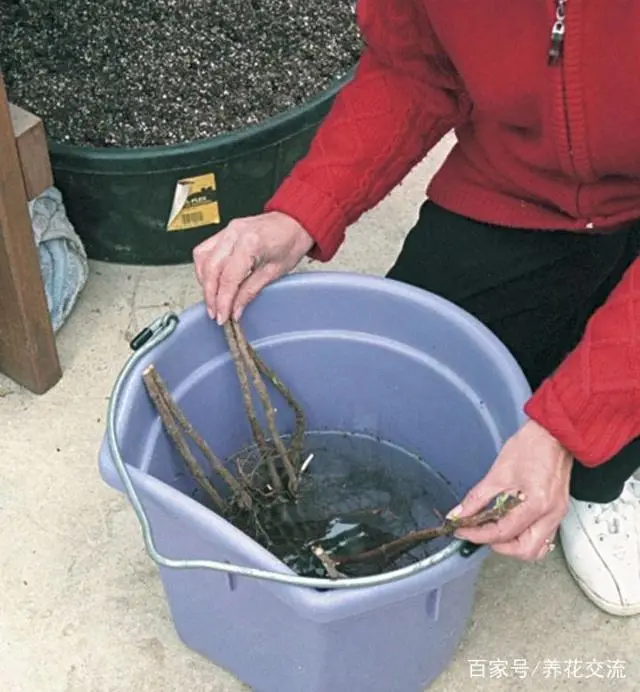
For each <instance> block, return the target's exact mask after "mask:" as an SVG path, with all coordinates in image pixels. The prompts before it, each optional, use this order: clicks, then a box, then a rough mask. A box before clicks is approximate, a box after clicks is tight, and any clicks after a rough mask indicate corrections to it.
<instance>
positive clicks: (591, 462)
mask: <svg viewBox="0 0 640 692" xmlns="http://www.w3.org/2000/svg"><path fill="white" fill-rule="evenodd" d="M525 410H526V413H527V415H528V416H529V417H530V418H532V419H533V420H535V421H537V422H538V423H539V424H540V425H542V426H543V427H544V428H546V429H547V430H548V431H549V432H550V433H551V434H552V435H554V436H555V437H556V438H557V439H558V440H559V441H560V442H561V443H562V444H564V446H565V447H566V448H567V449H569V450H570V451H571V452H572V453H573V454H574V456H575V457H576V459H578V460H579V461H580V462H582V464H584V465H585V466H589V467H594V466H599V465H600V464H603V463H605V462H606V461H608V460H609V459H610V458H611V457H612V456H613V455H614V454H616V453H617V452H618V451H619V450H620V449H621V448H622V447H624V446H625V445H626V444H627V443H629V442H631V440H633V439H635V438H636V437H638V436H640V259H638V260H636V261H635V262H634V264H632V265H631V267H630V268H629V269H628V270H627V272H626V273H625V275H624V277H623V279H622V281H621V282H620V283H619V284H618V286H617V287H616V288H615V290H614V291H613V292H612V293H611V295H610V296H609V298H608V300H607V302H606V303H605V304H604V305H603V306H602V307H600V309H599V310H598V311H597V312H596V313H594V315H593V316H592V317H591V320H590V321H589V323H588V325H587V328H586V330H585V333H584V336H583V338H582V340H581V342H580V343H579V345H578V346H577V347H576V349H575V350H574V351H573V352H572V353H571V354H569V356H568V357H567V358H566V359H565V360H564V361H563V363H562V364H561V365H560V367H559V368H558V369H557V370H556V372H555V373H554V374H553V375H552V376H551V377H549V378H548V379H547V380H546V381H545V382H544V383H543V384H542V386H541V387H540V388H539V389H538V390H537V391H536V392H535V394H534V395H533V397H532V398H531V399H530V401H529V402H528V403H527V405H526V407H525Z"/></svg>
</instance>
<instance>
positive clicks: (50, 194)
mask: <svg viewBox="0 0 640 692" xmlns="http://www.w3.org/2000/svg"><path fill="white" fill-rule="evenodd" d="M29 213H30V215H31V225H32V227H33V234H34V238H35V241H36V247H37V248H38V254H39V257H40V272H41V274H42V281H43V283H44V290H45V294H46V296H47V306H48V308H49V314H50V315H51V322H52V324H53V329H54V331H55V332H57V331H58V330H59V329H60V327H62V325H63V324H64V323H65V321H66V320H67V318H68V317H69V315H70V314H71V311H72V310H73V307H74V305H75V304H76V301H77V299H78V296H79V295H80V293H81V292H82V289H83V288H84V286H85V284H86V282H87V278H88V276H89V263H88V261H87V254H86V252H85V249H84V245H83V244H82V241H81V240H80V238H79V237H78V235H77V234H76V232H75V230H74V229H73V226H72V225H71V223H70V221H69V219H68V218H67V213H66V211H65V208H64V204H63V201H62V194H61V193H60V191H59V190H58V189H56V188H55V187H50V188H49V189H48V190H45V191H44V192H43V193H42V194H41V195H40V196H38V197H36V198H35V199H34V200H32V201H31V202H30V203H29Z"/></svg>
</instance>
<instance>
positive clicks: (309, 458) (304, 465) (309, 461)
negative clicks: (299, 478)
mask: <svg viewBox="0 0 640 692" xmlns="http://www.w3.org/2000/svg"><path fill="white" fill-rule="evenodd" d="M312 460H313V454H309V456H308V457H307V458H306V459H305V462H304V464H302V467H301V469H300V475H302V474H303V473H304V472H305V471H306V470H307V468H308V467H309V464H310V463H311V461H312Z"/></svg>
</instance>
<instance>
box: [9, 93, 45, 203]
mask: <svg viewBox="0 0 640 692" xmlns="http://www.w3.org/2000/svg"><path fill="white" fill-rule="evenodd" d="M9 113H10V115H11V123H12V126H13V134H14V136H15V139H16V145H17V147H18V158H19V159H20V168H21V170H22V179H23V180H24V188H25V191H26V193H27V199H28V200H29V201H31V200H32V199H35V198H36V197H37V196H38V195H41V194H42V193H43V192H44V191H45V190H46V189H48V188H50V187H51V186H52V185H53V172H52V170H51V160H50V159H49V150H48V147H47V136H46V133H45V129H44V123H43V122H42V120H41V119H40V118H39V117H38V116H37V115H34V114H33V113H30V112H29V111H26V110H24V108H20V107H19V106H16V105H14V104H12V103H10V104H9Z"/></svg>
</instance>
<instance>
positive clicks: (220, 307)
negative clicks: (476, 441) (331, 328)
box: [194, 0, 640, 615]
mask: <svg viewBox="0 0 640 692" xmlns="http://www.w3.org/2000/svg"><path fill="white" fill-rule="evenodd" d="M357 12H358V21H359V25H360V27H361V30H362V33H363V36H364V38H365V42H366V48H365V50H364V52H363V55H362V57H361V60H360V62H359V65H358V68H357V72H356V75H355V77H354V78H353V79H352V80H351V81H350V82H349V84H348V85H347V86H345V87H344V88H343V90H342V91H341V92H340V94H339V96H338V98H337V99H336V101H335V104H334V106H333V108H332V110H331V112H330V113H329V115H328V116H327V118H326V119H325V121H324V122H323V124H322V126H321V127H320V128H319V131H318V132H317V135H316V137H315V139H314V141H313V143H312V145H311V148H310V151H309V153H308V155H307V156H306V157H305V158H304V159H303V160H301V161H300V162H299V163H298V164H297V165H296V167H295V168H294V169H293V171H292V172H291V174H290V175H289V176H288V178H287V179H286V180H285V182H284V183H283V184H282V185H281V187H280V188H279V189H278V191H277V192H276V194H275V195H274V197H273V198H272V199H271V200H270V202H269V203H268V205H267V208H266V209H265V213H264V214H262V215H260V216H257V217H252V218H247V219H241V220H236V221H234V222H233V223H231V224H229V226H228V227H227V228H226V229H225V230H223V231H222V232H220V233H218V234H216V235H215V236H213V237H212V238H210V239H209V240H207V241H205V242H204V243H202V244H201V245H200V246H199V247H198V248H196V250H195V252H194V260H195V268H196V274H197V276H198V279H199V281H200V283H201V284H202V287H203V292H204V296H205V300H206V303H207V305H208V307H209V310H210V314H211V316H212V317H215V318H216V319H218V321H220V322H224V321H225V320H227V319H228V317H229V315H230V314H236V315H238V314H239V312H240V311H241V310H242V308H243V307H244V306H245V305H246V304H247V302H248V301H249V300H251V299H252V298H253V297H254V296H255V295H256V294H257V293H258V292H259V291H260V290H261V289H262V288H263V287H264V286H265V285H266V284H267V283H269V282H270V281H272V280H274V279H275V278H277V277H278V276H280V275H282V274H284V273H285V272H288V271H290V270H292V269H293V268H294V267H295V266H296V265H297V263H298V262H299V261H300V260H301V259H302V258H303V257H304V256H305V255H309V256H311V257H313V258H316V259H318V260H320V261H327V260H329V259H331V258H332V257H333V255H334V254H335V253H336V251H337V250H338V248H339V247H340V244H341V242H342V240H343V238H344V234H345V229H346V228H347V227H348V226H349V225H350V224H352V223H353V222H354V221H355V220H356V219H357V218H358V217H359V216H360V215H361V214H362V213H363V212H364V211H365V210H367V209H370V208H371V207H373V206H374V205H375V204H377V203H378V201H380V200H381V199H382V198H383V197H384V196H385V195H386V194H387V193H388V192H389V191H390V190H391V189H392V188H393V187H394V186H395V185H397V184H398V183H399V182H400V181H401V180H402V178H403V177H404V176H405V175H406V174H407V173H408V172H409V170H410V169H411V168H412V167H413V166H414V165H415V164H416V163H418V162H419V161H420V160H421V159H423V157H424V156H425V155H426V154H427V153H428V152H429V151H430V150H431V149H432V148H433V147H434V146H435V144H436V143H437V142H439V141H440V139H441V138H442V137H443V136H444V135H445V134H446V133H447V132H449V131H451V130H452V129H453V130H454V131H455V133H456V136H457V143H456V145H455V147H454V149H453V151H452V152H451V154H450V155H449V157H448V158H447V160H446V161H445V163H444V164H443V166H442V167H441V168H440V170H439V171H438V172H437V174H436V175H435V177H434V178H433V180H432V181H431V183H430V185H429V188H428V189H427V192H428V196H429V200H428V201H426V202H425V203H424V205H423V206H422V209H421V211H420V215H419V219H418V221H417V223H416V225H415V226H414V227H413V228H412V229H411V230H410V232H409V234H408V236H407V238H406V241H405V244H404V247H403V249H402V252H401V253H400V256H399V258H398V259H397V261H396V263H395V265H394V266H393V268H392V269H391V271H390V272H389V276H390V277H392V278H394V279H397V280H400V281H404V282H408V283H410V284H414V285H417V286H420V287H422V288H424V289H426V290H428V291H432V292H434V293H437V294H439V295H441V296H443V297H445V298H447V299H449V300H451V301H452V302H454V303H457V304H458V305H460V306H461V307H463V308H464V309H465V310H467V311H469V312H471V313H472V314H474V315H476V316H477V317H478V318H479V319H480V320H481V321H482V322H484V324H486V325H487V326H488V327H489V328H490V329H491V330H492V331H493V332H494V333H495V334H497V335H498V336H499V337H500V339H501V340H502V341H503V342H504V343H505V344H506V345H507V346H508V347H509V348H510V349H511V351H512V352H513V353H514V355H515V356H516V358H517V359H518V361H519V362H520V364H521V366H522V368H523V370H524V372H525V374H526V375H527V377H528V379H529V381H530V383H531V386H532V389H533V392H534V394H533V396H532V397H531V399H530V400H529V401H528V403H527V405H526V409H525V410H526V413H527V416H528V422H527V423H526V424H525V425H524V426H523V427H522V428H521V429H520V430H519V431H518V432H517V433H516V434H515V435H514V436H513V437H512V438H511V439H510V440H509V441H508V442H507V444H506V445H505V446H504V448H503V450H502V451H501V453H500V455H499V456H498V458H497V459H496V461H495V463H494V465H493V466H492V468H491V470H490V471H489V473H488V474H487V476H486V477H485V478H484V479H483V480H482V482H481V483H480V484H478V485H477V486H476V487H475V488H474V489H473V490H472V491H471V492H470V493H469V495H468V496H467V497H466V498H465V499H464V500H463V503H462V506H461V509H460V510H459V511H460V512H462V513H464V514H467V513H472V512H475V511H477V510H478V509H480V508H481V507H482V506H483V505H485V504H486V503H487V502H488V501H490V500H491V499H492V498H493V496H494V495H495V494H497V493H498V492H500V491H502V490H504V489H519V490H521V491H523V492H524V493H525V495H526V498H527V499H526V501H525V502H524V503H523V504H522V505H521V506H520V507H518V508H516V510H514V511H513V512H512V513H511V514H510V515H509V516H508V517H507V518H505V519H503V520H501V521H500V522H498V523H496V524H494V525H491V526H487V527H483V528H478V529H475V530H468V531H464V532H462V531H461V532H460V537H462V538H466V539H469V540H472V541H475V542H478V543H488V544H491V546H492V548H493V549H494V550H495V551H496V552H498V553H501V554H503V555H511V556H514V557H517V558H519V559H523V560H537V559H540V558H542V557H544V556H545V555H546V554H547V553H548V552H549V550H551V549H552V548H553V546H554V540H555V536H556V532H557V531H558V529H559V531H560V538H561V541H562V546H563V551H564V554H565V557H566V560H567V563H568V565H569V568H570V570H571V572H572V574H573V575H574V577H575V578H576V580H577V582H578V584H579V585H580V586H581V588H582V589H583V590H584V592H585V593H586V594H587V595H588V596H589V597H590V598H591V599H592V600H593V601H594V602H595V603H596V604H598V605H599V606H600V607H601V608H602V609H604V610H605V611H607V612H610V613H613V614H617V615H631V614H636V613H640V483H638V482H637V481H635V479H634V473H635V472H636V470H637V469H638V468H639V467H640V441H639V438H640V263H639V260H637V259H636V258H637V255H638V243H637V237H638V231H639V230H640V221H638V220H640V117H639V115H638V114H639V113H640V70H639V69H638V41H637V27H638V26H640V3H636V2H634V0H617V1H616V2H615V3H600V2H588V1H587V0H540V1H536V2H533V1H532V0H524V1H521V2H512V0H487V1H486V2H475V1H474V2H472V1H471V0H459V1H458V2H442V0H387V1H384V2H382V1H381V0H359V3H358V6H357Z"/></svg>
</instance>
